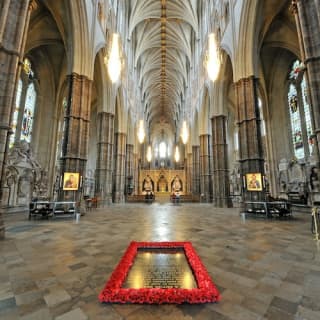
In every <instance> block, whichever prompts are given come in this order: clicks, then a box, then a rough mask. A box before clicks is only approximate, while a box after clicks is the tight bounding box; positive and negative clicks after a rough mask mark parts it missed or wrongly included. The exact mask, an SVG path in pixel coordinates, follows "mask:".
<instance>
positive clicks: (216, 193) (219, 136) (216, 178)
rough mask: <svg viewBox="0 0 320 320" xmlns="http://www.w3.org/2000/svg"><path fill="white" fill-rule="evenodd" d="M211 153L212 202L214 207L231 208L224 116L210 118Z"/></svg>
mask: <svg viewBox="0 0 320 320" xmlns="http://www.w3.org/2000/svg"><path fill="white" fill-rule="evenodd" d="M211 123H212V151H213V177H212V179H213V185H214V188H213V202H214V204H215V206H216V207H222V208H226V207H231V199H230V184H229V170H228V147H227V137H226V116H224V115H219V116H215V117H212V118H211Z"/></svg>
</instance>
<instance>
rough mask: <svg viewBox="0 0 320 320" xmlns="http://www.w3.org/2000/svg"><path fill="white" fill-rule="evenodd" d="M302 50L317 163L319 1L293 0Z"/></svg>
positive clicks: (319, 138) (319, 135) (319, 147)
mask: <svg viewBox="0 0 320 320" xmlns="http://www.w3.org/2000/svg"><path fill="white" fill-rule="evenodd" d="M292 7H293V12H294V14H295V19H296V24H297V29H298V36H299V41H300V48H301V54H302V58H303V60H304V64H305V66H306V68H307V78H308V87H309V95H310V98H311V99H310V100H311V106H312V119H313V126H314V134H315V135H316V141H317V143H316V144H315V145H316V146H317V148H316V150H315V156H316V162H317V164H318V165H319V153H320V14H319V1H318V0H293V1H292Z"/></svg>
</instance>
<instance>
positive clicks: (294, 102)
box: [288, 60, 312, 159]
mask: <svg viewBox="0 0 320 320" xmlns="http://www.w3.org/2000/svg"><path fill="white" fill-rule="evenodd" d="M304 68H305V67H304V65H303V64H302V63H301V62H300V61H299V60H296V61H295V62H294V63H293V65H292V68H291V71H290V73H289V80H290V85H289V91H288V105H289V115H290V122H291V132H292V142H293V149H294V155H295V157H296V158H297V159H303V158H304V157H305V156H306V155H305V149H304V146H305V145H306V144H307V143H308V146H309V152H311V150H312V145H311V143H310V142H309V141H304V140H305V139H306V138H305V137H306V136H307V137H308V138H309V137H310V135H311V134H312V124H311V112H310V104H309V102H308V96H307V82H306V78H305V75H303V74H302V72H303V70H304ZM299 104H300V105H299ZM301 104H302V105H301ZM302 115H303V119H301V117H302ZM302 123H303V124H304V125H305V126H304V127H303V126H302ZM304 130H306V132H304ZM308 140H309V139H308Z"/></svg>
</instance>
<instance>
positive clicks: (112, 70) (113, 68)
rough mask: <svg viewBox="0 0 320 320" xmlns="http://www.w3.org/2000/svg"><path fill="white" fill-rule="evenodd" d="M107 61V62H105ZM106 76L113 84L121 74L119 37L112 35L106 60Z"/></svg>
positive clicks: (115, 34)
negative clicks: (107, 75)
mask: <svg viewBox="0 0 320 320" xmlns="http://www.w3.org/2000/svg"><path fill="white" fill-rule="evenodd" d="M106 60H107V61H106ZM106 60H105V61H106V64H107V67H108V74H109V77H110V79H111V81H112V82H113V83H115V82H117V81H118V79H119V77H120V73H121V60H120V53H119V35H118V34H117V33H114V34H113V35H112V44H111V51H110V56H109V59H106Z"/></svg>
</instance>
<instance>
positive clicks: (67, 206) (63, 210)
mask: <svg viewBox="0 0 320 320" xmlns="http://www.w3.org/2000/svg"><path fill="white" fill-rule="evenodd" d="M75 213H76V202H75V201H33V202H30V204H29V220H30V219H31V217H34V216H39V215H40V216H42V217H46V218H48V217H53V218H54V217H56V216H74V215H75Z"/></svg>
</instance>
